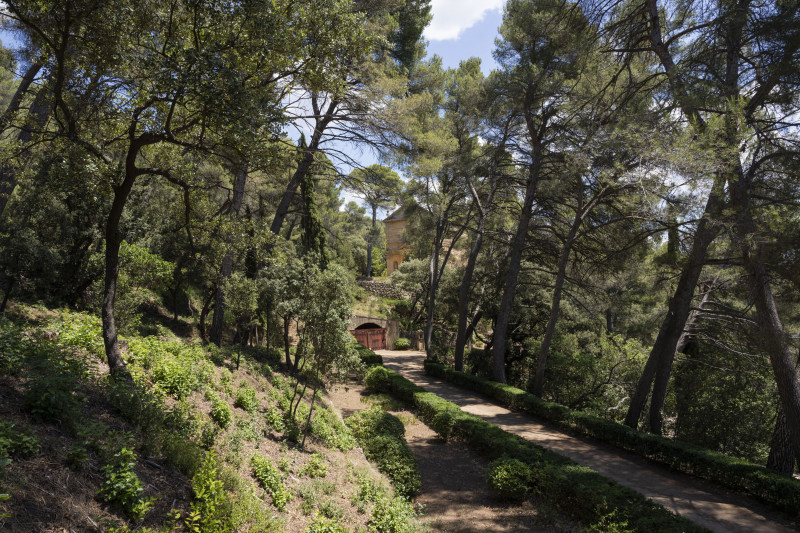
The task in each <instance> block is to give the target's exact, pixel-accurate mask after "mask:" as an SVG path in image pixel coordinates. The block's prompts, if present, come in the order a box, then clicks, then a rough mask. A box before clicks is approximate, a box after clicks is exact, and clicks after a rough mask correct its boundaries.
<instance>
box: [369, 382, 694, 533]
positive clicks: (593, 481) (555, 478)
mask: <svg viewBox="0 0 800 533" xmlns="http://www.w3.org/2000/svg"><path fill="white" fill-rule="evenodd" d="M364 382H365V384H366V386H367V387H368V388H369V389H370V390H372V391H375V392H387V393H390V394H393V395H395V396H396V397H398V398H399V399H401V400H403V401H405V402H407V403H408V404H409V405H410V406H411V407H412V409H413V410H414V411H415V412H416V414H417V416H419V418H420V419H421V420H423V421H424V422H425V423H427V424H431V423H432V422H433V420H434V418H436V416H437V415H439V414H440V413H442V412H447V413H448V415H449V416H450V417H451V419H452V420H451V424H452V425H451V431H450V436H451V437H452V438H454V439H457V440H460V441H463V442H465V443H467V444H468V445H469V446H470V447H472V448H473V449H475V450H476V451H477V452H478V453H480V454H481V455H483V456H484V457H487V458H488V459H490V460H495V459H500V458H503V457H506V458H508V459H516V460H518V461H521V462H522V463H525V464H526V465H528V467H530V468H531V470H532V471H535V476H534V477H535V479H536V484H537V486H536V489H537V493H538V494H540V496H541V498H542V499H543V500H544V501H546V502H547V503H549V504H550V505H552V506H553V507H555V508H557V509H559V510H561V511H562V512H564V513H565V514H567V515H569V516H571V517H573V518H575V519H576V520H578V521H580V522H581V523H583V524H593V523H596V522H598V521H599V520H601V519H602V518H603V516H604V515H605V514H607V513H608V510H609V509H611V510H616V511H615V512H616V513H617V514H616V515H615V516H617V517H618V518H619V520H620V521H627V522H628V525H629V526H630V527H631V528H633V529H635V530H636V531H643V532H644V531H646V532H652V531H659V532H663V533H669V532H675V533H677V532H683V533H687V532H701V531H703V532H705V531H707V530H706V529H704V528H702V527H700V526H698V525H696V524H694V523H692V522H690V521H689V520H687V519H686V518H683V517H680V516H677V515H674V514H673V513H671V512H670V511H668V510H667V509H666V508H664V507H662V506H661V505H658V504H657V503H655V502H653V501H651V500H648V499H647V498H645V497H644V496H643V495H642V494H640V493H638V492H636V491H635V490H633V489H630V488H628V487H625V486H623V485H620V484H619V483H617V482H616V481H613V480H611V479H609V478H606V477H603V476H601V475H600V474H598V473H597V472H595V471H594V470H592V469H590V468H587V467H585V466H581V465H579V464H576V463H575V462H574V461H572V460H571V459H568V458H567V457H564V456H563V455H559V454H557V453H554V452H551V451H549V450H546V449H545V448H543V447H542V446H539V445H538V444H535V443H533V442H531V441H528V440H525V439H523V438H522V437H520V436H518V435H513V434H511V433H508V432H507V431H504V430H502V429H500V428H499V427H497V426H495V425H493V424H490V423H489V422H487V421H485V420H483V419H482V418H478V417H477V416H474V415H470V414H468V413H465V412H464V411H462V410H461V408H460V407H458V406H457V405H455V404H453V403H450V402H448V401H446V400H444V399H442V398H440V397H439V396H437V395H435V394H433V393H430V392H427V391H425V389H423V388H421V387H418V386H417V385H415V384H413V383H412V382H410V381H409V380H407V379H406V378H404V377H403V376H401V375H400V374H398V373H396V372H394V371H392V370H389V369H387V368H384V367H378V366H376V367H374V368H372V369H370V370H369V371H368V372H367V375H366V376H365V378H364Z"/></svg>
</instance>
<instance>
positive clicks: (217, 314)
mask: <svg viewBox="0 0 800 533" xmlns="http://www.w3.org/2000/svg"><path fill="white" fill-rule="evenodd" d="M247 169H248V164H247V162H245V161H241V162H240V163H239V168H238V169H237V172H236V179H235V180H234V182H233V201H232V202H231V207H230V210H229V214H230V216H231V218H236V217H238V216H239V212H240V211H241V209H242V203H243V202H244V188H245V185H246V184H247ZM229 245H230V244H229ZM232 273H233V251H232V250H228V252H227V253H226V254H225V257H223V258H222V267H221V268H220V276H219V277H220V282H219V283H217V292H216V294H215V295H214V321H213V322H212V323H211V334H210V337H209V338H210V340H211V342H213V343H214V344H216V345H217V346H220V345H221V344H222V332H223V330H224V329H225V293H224V288H223V287H224V285H225V282H226V281H227V280H228V278H230V277H231V274H232Z"/></svg>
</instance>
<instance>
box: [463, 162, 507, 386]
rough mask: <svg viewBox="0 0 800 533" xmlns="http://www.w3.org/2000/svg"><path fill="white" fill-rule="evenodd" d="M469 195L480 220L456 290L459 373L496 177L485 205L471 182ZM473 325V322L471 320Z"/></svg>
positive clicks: (493, 174) (467, 337)
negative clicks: (474, 278) (473, 276)
mask: <svg viewBox="0 0 800 533" xmlns="http://www.w3.org/2000/svg"><path fill="white" fill-rule="evenodd" d="M469 188H470V193H471V194H472V198H473V201H474V204H475V205H476V206H477V208H478V212H479V213H480V218H479V219H478V227H477V229H476V230H475V242H473V243H472V249H471V250H470V252H469V257H468V258H467V264H466V266H465V268H464V277H463V278H462V280H461V286H460V287H459V289H458V319H457V323H458V326H457V330H456V351H455V369H456V370H458V371H459V372H463V371H464V346H465V345H466V344H467V339H469V338H470V337H471V336H472V335H471V333H470V335H467V314H468V313H469V300H470V298H469V295H470V288H471V286H472V275H473V274H474V272H475V265H476V263H477V262H478V254H479V253H480V251H481V247H482V246H483V233H484V231H485V229H486V219H487V217H488V209H489V208H490V206H491V205H492V202H493V201H494V194H495V191H496V190H497V176H496V173H494V172H492V184H491V189H490V191H489V197H488V198H487V199H486V205H485V206H483V205H481V201H480V198H479V197H478V193H477V191H476V190H475V187H473V185H472V182H469ZM473 325H474V320H473Z"/></svg>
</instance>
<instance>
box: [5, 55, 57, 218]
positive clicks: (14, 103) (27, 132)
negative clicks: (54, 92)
mask: <svg viewBox="0 0 800 533" xmlns="http://www.w3.org/2000/svg"><path fill="white" fill-rule="evenodd" d="M41 68H42V65H41V64H40V63H34V64H32V65H31V66H30V67H28V70H27V71H26V72H25V74H24V75H23V77H22V79H21V80H20V83H19V86H18V87H17V90H16V92H15V93H14V96H13V97H12V98H11V102H10V103H9V104H8V108H7V109H6V111H5V112H4V113H3V116H2V118H0V132H4V131H5V130H6V128H8V126H9V124H10V123H11V121H12V119H13V117H14V115H15V114H16V113H17V111H19V106H20V104H21V103H22V100H23V98H24V97H25V94H26V93H27V92H28V90H29V89H30V86H31V84H32V83H33V80H34V79H35V78H36V75H37V74H38V73H39V70H40V69H41ZM49 92H50V91H49V90H48V89H47V87H42V88H41V89H40V90H39V92H38V93H37V94H36V97H35V98H34V99H33V102H32V103H31V107H30V110H29V112H28V113H29V114H28V120H27V121H26V122H25V123H24V124H23V125H22V127H21V128H20V130H19V133H18V134H17V136H16V137H17V142H19V143H20V144H21V145H22V150H21V152H20V154H19V158H20V159H21V161H22V165H21V166H23V167H24V166H25V164H26V163H27V159H28V156H29V149H28V146H27V144H28V143H30V142H31V139H32V138H33V133H34V132H35V131H38V130H41V129H42V128H43V127H44V124H45V123H46V122H47V119H48V118H49V117H50V111H51V107H50V106H49V105H46V103H47V97H48V95H49ZM17 172H18V169H17V168H15V166H13V165H9V164H1V165H0V219H2V217H3V213H4V212H5V210H6V205H7V204H8V200H9V199H10V198H11V195H12V194H13V193H14V189H15V188H16V186H17Z"/></svg>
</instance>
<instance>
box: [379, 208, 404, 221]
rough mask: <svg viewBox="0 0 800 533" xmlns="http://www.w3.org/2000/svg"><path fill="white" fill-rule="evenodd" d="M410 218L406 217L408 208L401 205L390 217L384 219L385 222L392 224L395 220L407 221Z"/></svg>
mask: <svg viewBox="0 0 800 533" xmlns="http://www.w3.org/2000/svg"><path fill="white" fill-rule="evenodd" d="M407 218H408V217H407V216H406V207H405V206H404V205H401V206H400V207H398V208H397V209H395V210H394V211H392V212H391V213H390V214H389V216H387V217H386V218H384V219H383V221H384V222H392V221H394V220H406V219H407Z"/></svg>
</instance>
